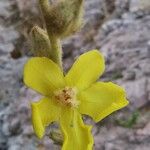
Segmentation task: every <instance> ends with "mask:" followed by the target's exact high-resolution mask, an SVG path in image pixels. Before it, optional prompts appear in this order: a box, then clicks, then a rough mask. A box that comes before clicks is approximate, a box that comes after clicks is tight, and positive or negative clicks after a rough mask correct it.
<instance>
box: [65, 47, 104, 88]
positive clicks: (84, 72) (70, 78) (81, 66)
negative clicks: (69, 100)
mask: <svg viewBox="0 0 150 150" xmlns="http://www.w3.org/2000/svg"><path fill="white" fill-rule="evenodd" d="M104 68H105V64H104V58H103V56H102V55H101V53H100V52H99V51H97V50H92V51H89V52H87V53H84V54H82V55H81V56H80V57H79V58H78V59H77V60H76V62H75V63H74V64H73V66H72V68H71V69H70V71H69V72H68V74H67V75H66V77H65V79H66V81H67V84H68V85H69V86H76V87H78V89H80V90H82V89H85V88H87V87H89V86H90V85H91V83H93V82H95V81H96V80H97V79H98V78H99V77H100V75H101V74H102V73H103V72H104Z"/></svg>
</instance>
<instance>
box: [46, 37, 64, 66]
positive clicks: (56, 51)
mask: <svg viewBox="0 0 150 150" xmlns="http://www.w3.org/2000/svg"><path fill="white" fill-rule="evenodd" d="M49 39H50V42H51V56H52V60H53V61H54V62H55V63H57V64H58V65H59V66H60V67H61V68H62V45H61V41H60V39H59V38H57V37H56V36H52V35H49Z"/></svg>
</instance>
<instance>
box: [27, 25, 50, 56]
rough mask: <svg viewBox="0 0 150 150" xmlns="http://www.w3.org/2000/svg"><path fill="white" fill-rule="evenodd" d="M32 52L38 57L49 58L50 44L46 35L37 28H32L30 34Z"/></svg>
mask: <svg viewBox="0 0 150 150" xmlns="http://www.w3.org/2000/svg"><path fill="white" fill-rule="evenodd" d="M30 38H31V45H32V52H33V54H34V55H35V56H38V57H48V58H51V44H50V41H49V37H48V35H47V33H46V32H45V31H44V30H43V29H41V28H40V27H38V26H34V27H33V28H32V30H31V32H30Z"/></svg>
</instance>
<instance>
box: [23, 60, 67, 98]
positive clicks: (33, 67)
mask: <svg viewBox="0 0 150 150" xmlns="http://www.w3.org/2000/svg"><path fill="white" fill-rule="evenodd" d="M24 82H25V84H26V85H27V86H29V87H31V88H32V89H34V90H36V91H37V92H39V93H41V94H43V95H46V96H50V95H51V94H52V92H53V91H54V90H56V89H58V88H61V87H63V86H64V76H63V73H62V72H61V69H60V68H59V67H58V66H57V64H55V63H54V62H53V61H51V60H50V59H48V58H46V57H34V58H31V59H30V60H29V61H28V62H27V63H26V65H25V68H24Z"/></svg>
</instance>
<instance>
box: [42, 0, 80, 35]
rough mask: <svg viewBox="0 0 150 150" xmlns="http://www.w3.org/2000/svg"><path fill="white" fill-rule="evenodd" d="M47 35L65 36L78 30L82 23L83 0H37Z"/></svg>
mask: <svg viewBox="0 0 150 150" xmlns="http://www.w3.org/2000/svg"><path fill="white" fill-rule="evenodd" d="M39 2H40V5H41V9H42V12H43V16H44V19H45V23H46V27H47V31H48V34H49V35H55V36H57V37H61V38H63V37H66V36H68V35H71V34H73V33H74V32H76V31H78V30H79V29H80V27H81V25H82V18H83V0H59V2H57V3H53V4H51V5H50V4H49V3H48V0H39Z"/></svg>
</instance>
